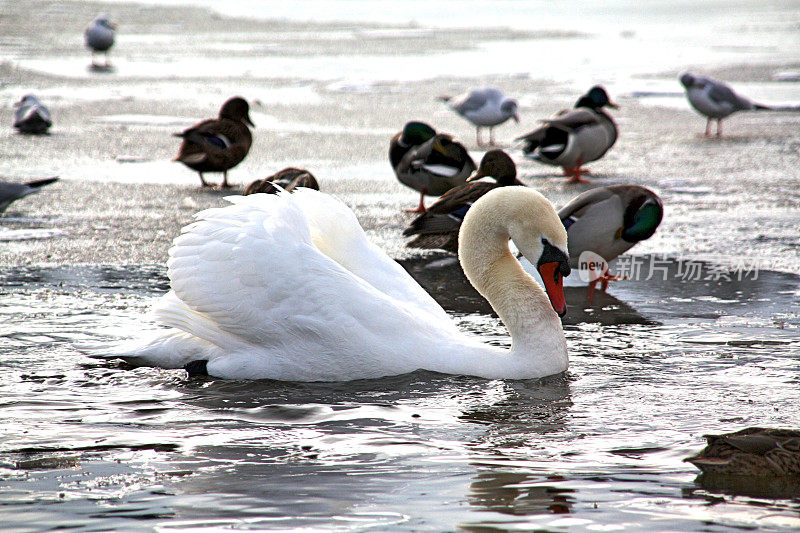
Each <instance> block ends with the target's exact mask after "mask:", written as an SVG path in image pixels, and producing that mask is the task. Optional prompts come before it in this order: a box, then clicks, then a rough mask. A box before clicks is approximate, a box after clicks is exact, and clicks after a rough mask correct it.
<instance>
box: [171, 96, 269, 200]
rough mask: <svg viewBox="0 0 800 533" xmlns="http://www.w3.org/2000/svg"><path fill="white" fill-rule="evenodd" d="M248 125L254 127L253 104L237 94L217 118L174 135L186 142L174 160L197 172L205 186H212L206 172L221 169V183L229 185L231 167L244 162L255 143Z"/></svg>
mask: <svg viewBox="0 0 800 533" xmlns="http://www.w3.org/2000/svg"><path fill="white" fill-rule="evenodd" d="M248 125H250V126H253V121H252V120H250V106H249V105H248V104H247V101H246V100H245V99H244V98H241V97H239V96H235V97H233V98H231V99H229V100H228V101H227V102H225V103H224V104H222V108H221V109H220V110H219V117H218V118H215V119H208V120H204V121H202V122H200V123H198V124H195V125H194V126H192V127H191V128H189V129H188V130H185V131H183V132H181V133H176V134H175V136H176V137H181V138H182V139H183V143H181V147H180V149H179V150H178V155H177V156H176V157H175V159H173V161H180V162H181V163H183V164H184V165H186V166H187V167H189V168H191V169H192V170H194V171H196V172H197V173H198V174H199V175H200V182H201V183H202V184H203V187H207V186H208V185H209V184H208V183H206V180H205V179H203V173H204V172H222V184H221V185H220V186H221V187H223V188H225V187H230V185H229V184H228V170H229V169H231V168H233V167H235V166H236V165H238V164H239V163H241V162H242V160H243V159H244V158H245V156H246V155H247V152H248V151H250V145H251V144H252V143H253V136H252V135H251V133H250V129H249V128H248V127H247V126H248Z"/></svg>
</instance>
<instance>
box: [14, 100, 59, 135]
mask: <svg viewBox="0 0 800 533" xmlns="http://www.w3.org/2000/svg"><path fill="white" fill-rule="evenodd" d="M14 107H16V108H17V110H16V111H15V112H14V127H15V128H17V129H18V130H19V131H20V132H21V133H35V134H42V133H47V129H48V128H49V127H50V126H52V125H53V120H52V118H50V111H49V110H48V109H47V108H46V107H45V106H44V104H43V103H42V102H40V101H39V99H38V98H36V97H35V96H34V95H32V94H26V95H25V96H23V97H22V99H21V100H20V101H19V102H17V103H15V104H14Z"/></svg>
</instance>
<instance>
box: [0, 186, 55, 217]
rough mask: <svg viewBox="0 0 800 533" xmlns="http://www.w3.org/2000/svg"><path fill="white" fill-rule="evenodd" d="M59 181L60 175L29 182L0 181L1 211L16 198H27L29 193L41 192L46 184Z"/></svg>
mask: <svg viewBox="0 0 800 533" xmlns="http://www.w3.org/2000/svg"><path fill="white" fill-rule="evenodd" d="M56 181H58V177H53V178H44V179H40V180H34V181H29V182H27V183H14V182H11V181H0V213H2V212H3V211H5V210H6V208H7V207H8V206H9V205H11V203H12V202H14V201H15V200H19V199H20V198H25V197H26V196H28V195H29V194H33V193H36V192H39V190H40V189H41V188H42V187H44V186H45V185H49V184H50V183H53V182H56Z"/></svg>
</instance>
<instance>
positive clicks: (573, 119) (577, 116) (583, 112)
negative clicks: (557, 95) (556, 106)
mask: <svg viewBox="0 0 800 533" xmlns="http://www.w3.org/2000/svg"><path fill="white" fill-rule="evenodd" d="M599 123H600V117H598V116H597V113H595V112H594V111H592V110H591V109H586V108H578V109H575V110H573V111H570V112H569V113H564V114H561V115H558V116H556V117H554V118H551V119H549V120H548V121H547V122H546V124H547V125H548V126H555V127H557V128H562V129H566V130H575V129H578V128H580V127H582V126H588V125H591V124H599Z"/></svg>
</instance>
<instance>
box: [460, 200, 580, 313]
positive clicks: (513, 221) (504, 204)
mask: <svg viewBox="0 0 800 533" xmlns="http://www.w3.org/2000/svg"><path fill="white" fill-rule="evenodd" d="M480 227H483V228H484V229H485V231H483V232H478V231H475V230H478V228H480ZM473 228H474V230H473ZM476 232H477V233H478V234H477V235H474V233H476ZM466 234H473V235H471V238H478V239H484V240H490V239H491V240H495V239H496V240H497V242H502V245H503V246H505V247H506V250H507V249H508V238H509V237H510V238H511V240H513V241H514V245H515V246H516V247H517V249H519V251H520V252H522V255H524V256H525V258H526V259H527V260H528V261H530V262H531V264H533V265H535V266H536V269H537V270H538V271H539V274H540V275H541V276H542V281H543V282H544V288H545V291H547V296H548V298H549V299H550V304H551V305H552V306H553V309H554V310H555V311H556V313H558V315H559V316H564V314H566V312H567V304H566V300H565V299H564V277H565V276H568V275H569V273H570V267H569V255H568V253H567V230H566V229H564V225H563V224H562V223H561V219H559V218H558V215H557V214H556V210H555V209H554V208H553V204H551V203H550V201H549V200H547V198H545V197H544V196H542V195H541V194H540V193H538V192H537V191H534V190H533V189H529V188H527V187H500V188H498V189H494V190H492V191H490V192H489V193H487V194H485V195H484V196H483V197H482V198H481V199H479V200H478V201H477V202H475V204H474V205H473V206H472V207H471V208H470V210H469V211H467V215H466V216H465V217H464V222H463V223H462V226H461V233H460V234H459V256H461V255H462V253H465V252H466V250H462V248H464V247H465V243H464V242H463V240H464V239H462V237H465V238H466ZM462 264H463V260H462ZM465 272H466V269H465Z"/></svg>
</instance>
